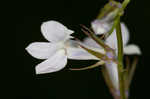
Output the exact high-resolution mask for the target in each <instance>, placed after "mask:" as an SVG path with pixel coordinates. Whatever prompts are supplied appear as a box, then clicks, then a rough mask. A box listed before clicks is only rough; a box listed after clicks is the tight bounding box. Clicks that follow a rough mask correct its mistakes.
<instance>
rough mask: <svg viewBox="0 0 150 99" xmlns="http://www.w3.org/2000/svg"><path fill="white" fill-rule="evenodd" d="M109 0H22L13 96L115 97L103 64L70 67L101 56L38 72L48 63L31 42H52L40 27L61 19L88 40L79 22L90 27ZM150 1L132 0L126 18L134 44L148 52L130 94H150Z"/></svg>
mask: <svg viewBox="0 0 150 99" xmlns="http://www.w3.org/2000/svg"><path fill="white" fill-rule="evenodd" d="M105 3H107V0H79V1H77V0H49V2H44V1H40V2H39V1H35V2H33V1H32V2H23V1H20V2H17V3H16V4H15V5H13V8H14V7H15V8H16V9H15V17H14V18H13V20H14V21H15V23H14V25H15V29H16V48H15V49H16V58H15V59H14V60H15V62H16V64H15V65H14V66H13V68H14V69H15V72H13V74H15V75H14V76H13V77H10V78H9V79H10V80H11V83H9V84H10V86H12V88H10V90H9V89H8V91H9V92H10V93H11V97H15V99H111V98H112V97H111V95H110V94H109V91H108V89H107V86H106V85H105V82H104V79H103V77H102V74H101V69H100V67H98V68H95V69H91V70H85V71H69V70H68V67H81V66H87V65H89V64H92V63H94V62H95V61H73V60H69V61H68V65H67V66H66V68H64V69H63V70H61V71H59V72H56V73H50V74H44V75H36V74H35V66H36V65H37V64H38V63H40V62H42V60H38V59H35V58H33V57H32V56H30V55H29V54H28V53H27V52H26V51H25V47H27V46H28V44H30V43H31V42H35V41H41V42H44V41H46V40H45V39H44V37H43V36H42V34H41V32H40V26H41V23H42V22H45V21H48V20H57V21H59V22H61V23H63V24H64V25H65V26H67V27H68V28H69V29H72V30H74V31H75V32H76V33H75V34H74V36H76V37H78V38H80V39H83V37H85V35H83V34H82V32H81V30H80V26H79V24H84V25H86V26H89V25H90V22H91V21H92V20H94V19H95V18H96V16H97V14H98V12H99V9H100V8H102V7H103V5H104V4H105ZM149 10H150V7H149V3H148V0H143V1H142V0H131V3H130V4H129V6H128V7H127V9H126V11H125V15H124V17H122V21H124V22H125V23H126V24H127V26H128V28H129V30H130V32H131V36H130V43H134V44H137V45H139V46H140V48H141V51H142V53H143V54H142V56H140V57H139V59H140V61H139V64H138V67H137V70H136V73H135V76H134V79H133V82H132V86H131V97H130V99H143V98H142V97H145V98H146V97H147V99H148V98H149V97H148V94H149V92H148V91H147V90H146V89H148V88H147V86H148V80H149V69H150V68H149V64H148V63H149V56H150V55H149V50H150V48H149V43H150V39H149V33H150V32H149V26H150V25H149V20H150V19H149V18H150V11H149Z"/></svg>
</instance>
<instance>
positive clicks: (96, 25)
mask: <svg viewBox="0 0 150 99" xmlns="http://www.w3.org/2000/svg"><path fill="white" fill-rule="evenodd" d="M91 26H92V29H93V30H94V32H95V33H96V34H104V33H107V32H108V31H109V30H110V29H111V27H112V24H110V23H108V22H105V21H103V20H94V21H93V22H92V23H91Z"/></svg>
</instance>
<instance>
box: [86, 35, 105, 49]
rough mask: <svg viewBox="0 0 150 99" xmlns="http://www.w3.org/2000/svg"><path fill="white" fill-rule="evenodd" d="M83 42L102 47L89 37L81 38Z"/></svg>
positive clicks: (90, 45) (94, 46)
mask: <svg viewBox="0 0 150 99" xmlns="http://www.w3.org/2000/svg"><path fill="white" fill-rule="evenodd" d="M83 43H84V44H85V45H87V46H89V47H93V48H99V49H102V47H100V45H98V44H97V43H96V42H95V41H94V40H93V39H91V38H89V37H87V38H85V39H84V40H83Z"/></svg>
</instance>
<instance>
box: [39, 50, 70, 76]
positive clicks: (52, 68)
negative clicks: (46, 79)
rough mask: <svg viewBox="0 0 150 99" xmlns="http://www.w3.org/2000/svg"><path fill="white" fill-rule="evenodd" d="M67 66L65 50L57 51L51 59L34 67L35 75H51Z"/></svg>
mask: <svg viewBox="0 0 150 99" xmlns="http://www.w3.org/2000/svg"><path fill="white" fill-rule="evenodd" d="M66 64H67V56H66V54H65V50H59V51H57V52H56V53H55V54H54V55H53V56H52V57H50V58H49V59H47V60H45V61H44V62H42V63H40V64H38V65H37V66H36V73H37V74H44V73H51V72H56V71H59V70H61V69H63V68H64V67H65V66H66Z"/></svg>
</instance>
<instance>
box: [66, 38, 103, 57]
mask: <svg viewBox="0 0 150 99" xmlns="http://www.w3.org/2000/svg"><path fill="white" fill-rule="evenodd" d="M93 42H94V41H93ZM78 43H80V44H81V45H84V46H85V47H87V48H89V49H93V50H95V51H97V52H101V53H104V49H100V48H95V47H91V46H90V45H86V44H84V43H81V42H77V41H73V40H69V41H68V46H67V56H68V58H69V59H75V60H99V59H98V58H97V57H95V56H93V55H91V54H90V53H88V52H87V51H86V50H84V49H83V48H81V47H80V46H79V44H78Z"/></svg>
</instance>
